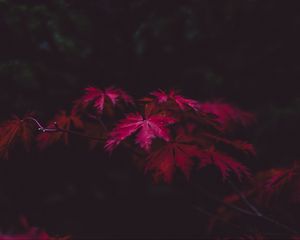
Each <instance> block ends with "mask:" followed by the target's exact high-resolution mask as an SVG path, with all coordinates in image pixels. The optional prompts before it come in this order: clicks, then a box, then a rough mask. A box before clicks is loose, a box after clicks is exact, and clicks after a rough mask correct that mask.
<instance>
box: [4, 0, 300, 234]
mask: <svg viewBox="0 0 300 240" xmlns="http://www.w3.org/2000/svg"><path fill="white" fill-rule="evenodd" d="M298 5H299V4H297V1H279V0H228V1H224V0H222V1H217V0H201V1H200V0H198V1H197V0H184V1H177V0H164V1H159V0H131V1H125V0H110V1H109V0H88V1H79V0H78V1H76V0H74V1H71V0H69V1H68V0H51V1H50V0H49V1H46V0H44V1H42V0H40V1H34V0H31V1H30V0H26V1H25V0H23V1H22V0H20V1H17V0H15V1H13V0H11V1H10V0H0V81H1V85H0V111H1V116H0V117H1V119H2V120H4V119H8V118H9V117H10V116H11V115H12V114H19V115H22V114H23V113H26V112H28V111H35V112H36V113H37V115H38V116H39V117H40V119H41V120H42V121H43V122H46V121H47V120H48V119H49V118H51V116H53V114H54V113H55V112H57V110H60V109H68V108H70V107H71V105H72V101H73V100H74V99H76V98H78V97H79V96H80V95H81V94H82V89H83V88H84V87H86V86H89V85H95V86H98V87H107V86H110V85H114V86H117V87H121V88H123V89H125V90H126V91H128V92H129V93H130V94H132V95H133V96H134V97H136V98H139V97H142V96H144V95H146V94H148V93H149V92H150V91H153V90H155V89H157V88H162V89H169V88H176V89H180V90H181V91H182V93H183V94H184V95H186V96H188V97H190V98H194V99H198V100H201V101H205V100H212V99H221V100H225V101H228V102H230V103H233V104H235V105H237V106H239V107H241V108H243V109H246V110H250V111H253V112H255V113H257V116H258V120H257V123H256V125H255V126H254V127H253V128H251V129H250V131H249V132H248V133H245V138H248V139H250V140H251V141H252V142H253V143H254V144H255V146H256V148H257V151H258V156H257V158H256V159H255V162H252V163H249V166H250V167H251V168H252V169H254V170H257V169H266V168H268V167H270V166H272V167H279V166H285V165H287V164H288V163H289V162H291V161H294V160H296V159H299V155H300V150H299V149H300V148H299V136H300V135H299V133H300V132H299V130H300V127H299V120H300V95H299V90H300V88H299V86H298V85H299V84H298V81H299V77H300V65H299V53H300V51H299V50H300V47H299V43H300V34H299V27H300V14H299V12H300V8H299V7H298ZM75 141H76V144H78V141H81V140H80V139H75ZM83 145H84V144H83ZM15 155H16V156H14V157H13V159H12V160H9V161H5V162H3V163H1V165H2V166H1V170H0V171H1V176H0V178H1V183H0V185H1V191H0V194H1V197H0V201H1V208H2V212H3V214H2V213H1V217H0V218H1V222H2V224H1V226H3V227H2V228H0V229H10V228H12V226H14V224H16V222H17V220H16V219H17V216H19V215H20V214H25V215H27V216H28V218H29V219H30V221H31V222H32V223H33V224H35V225H37V226H41V227H44V228H46V229H48V230H49V231H50V232H53V233H66V234H71V235H75V236H85V237H86V236H93V237H107V236H110V237H111V236H114V237H118V236H119V237H120V236H122V237H141V236H142V237H164V236H165V237H174V236H178V237H192V236H205V234H206V226H205V224H206V222H207V217H206V216H203V215H201V213H200V214H199V213H198V212H197V211H195V209H194V204H195V202H197V201H199V199H198V198H197V196H194V195H197V194H195V193H194V189H192V187H191V186H190V185H189V184H188V183H185V182H184V181H179V182H178V183H176V184H174V185H170V186H166V185H164V184H159V185H153V184H152V183H151V179H148V178H147V177H144V175H143V172H141V171H139V170H138V169H137V168H136V167H135V166H134V164H133V163H132V161H130V159H124V157H123V156H124V154H123V155H122V153H120V155H115V156H114V157H113V159H111V158H109V157H108V156H107V155H105V154H103V153H102V152H101V148H99V150H97V149H96V150H95V151H93V152H87V149H86V146H84V147H82V148H72V147H65V146H60V147H59V146H55V147H54V148H51V149H50V150H47V151H46V152H45V153H39V152H34V153H32V154H27V155H26V154H25V155H24V154H23V153H20V152H19V153H18V152H17V153H16V154H15ZM208 177H209V176H208ZM208 179H210V178H208ZM201 181H204V182H206V185H207V186H209V187H210V188H211V186H214V184H215V185H216V186H218V187H219V188H220V189H219V190H218V188H217V189H216V190H215V192H218V191H221V189H222V184H223V183H222V181H221V180H220V179H212V180H205V178H204V177H203V179H202V178H201V177H199V179H196V180H195V182H198V183H200V182H201ZM208 181H211V184H212V185H209V184H210V183H208ZM222 191H223V190H222ZM222 191H221V192H222ZM228 231H229V230H228ZM230 231H234V230H230ZM230 231H229V232H230ZM235 233H236V234H238V232H235Z"/></svg>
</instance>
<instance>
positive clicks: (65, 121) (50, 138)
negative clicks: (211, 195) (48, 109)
mask: <svg viewBox="0 0 300 240" xmlns="http://www.w3.org/2000/svg"><path fill="white" fill-rule="evenodd" d="M57 127H58V128H59V129H60V130H57V131H53V132H47V131H46V132H43V133H40V134H39V135H38V136H37V142H38V146H39V148H40V149H44V148H46V147H48V146H49V145H52V144H53V143H55V142H58V141H60V140H63V141H64V143H65V144H68V143H69V134H68V132H65V131H62V130H70V128H71V127H74V128H77V129H82V128H83V127H84V126H83V122H82V121H81V119H80V117H79V116H78V115H76V114H74V113H71V114H70V115H68V114H67V113H66V111H61V112H59V113H58V114H56V115H55V117H54V119H53V120H51V121H50V123H49V124H48V126H47V128H49V129H56V128H57Z"/></svg>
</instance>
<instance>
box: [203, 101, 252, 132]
mask: <svg viewBox="0 0 300 240" xmlns="http://www.w3.org/2000/svg"><path fill="white" fill-rule="evenodd" d="M199 108H200V110H201V111H203V112H206V113H211V114H214V115H216V117H217V118H216V121H218V122H219V123H220V124H221V126H223V127H224V128H225V129H231V128H232V126H234V125H236V124H241V125H242V126H244V127H246V126H249V125H251V124H252V123H253V122H254V121H255V116H254V114H253V113H250V112H245V111H242V110H240V109H238V108H237V107H234V106H232V105H230V104H228V103H223V102H205V103H202V104H200V107H199Z"/></svg>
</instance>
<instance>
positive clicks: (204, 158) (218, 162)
mask: <svg viewBox="0 0 300 240" xmlns="http://www.w3.org/2000/svg"><path fill="white" fill-rule="evenodd" d="M199 158H200V159H201V162H200V164H199V167H200V168H202V167H205V166H207V165H210V164H213V165H215V166H216V167H217V168H218V169H219V170H220V171H221V174H222V177H223V180H225V179H226V178H228V177H229V173H230V172H233V173H235V174H236V175H237V176H238V178H239V179H240V180H241V178H242V176H247V177H249V176H250V173H249V171H248V169H247V168H246V167H245V166H244V165H243V164H241V163H239V162H237V161H235V160H234V159H233V158H232V157H230V156H228V155H227V154H224V153H221V152H218V151H216V150H214V149H213V148H211V149H209V150H207V151H202V152H201V154H200V155H199Z"/></svg>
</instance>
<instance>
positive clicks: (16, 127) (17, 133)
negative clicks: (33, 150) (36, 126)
mask: <svg viewBox="0 0 300 240" xmlns="http://www.w3.org/2000/svg"><path fill="white" fill-rule="evenodd" d="M27 116H29V115H26V116H25V117H24V118H26V117H27ZM32 140H33V125H32V123H31V122H30V121H26V120H22V119H20V118H19V117H17V116H13V119H11V120H8V121H6V122H4V123H2V124H1V126H0V156H1V157H3V158H6V159H7V158H8V153H9V150H10V148H11V147H12V146H14V145H15V144H17V143H18V142H21V143H22V144H23V146H24V147H25V149H26V150H27V151H29V149H30V146H31V143H32Z"/></svg>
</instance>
